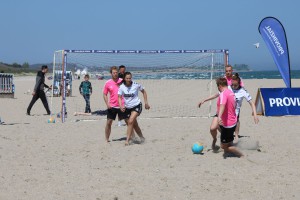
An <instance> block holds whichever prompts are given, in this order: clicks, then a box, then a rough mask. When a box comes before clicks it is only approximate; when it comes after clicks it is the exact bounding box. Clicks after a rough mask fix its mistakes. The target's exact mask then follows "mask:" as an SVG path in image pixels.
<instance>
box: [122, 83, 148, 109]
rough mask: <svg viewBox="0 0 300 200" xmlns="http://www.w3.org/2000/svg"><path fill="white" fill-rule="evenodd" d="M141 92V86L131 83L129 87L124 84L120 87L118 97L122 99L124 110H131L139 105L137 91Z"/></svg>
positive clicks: (142, 88)
mask: <svg viewBox="0 0 300 200" xmlns="http://www.w3.org/2000/svg"><path fill="white" fill-rule="evenodd" d="M142 90H144V87H143V86H142V85H140V84H138V83H137V82H134V81H132V84H131V86H129V87H127V86H126V85H124V83H123V84H122V85H120V88H119V91H118V95H122V96H123V97H124V101H125V107H126V108H133V107H135V106H137V105H139V104H140V103H141V100H140V98H139V91H142Z"/></svg>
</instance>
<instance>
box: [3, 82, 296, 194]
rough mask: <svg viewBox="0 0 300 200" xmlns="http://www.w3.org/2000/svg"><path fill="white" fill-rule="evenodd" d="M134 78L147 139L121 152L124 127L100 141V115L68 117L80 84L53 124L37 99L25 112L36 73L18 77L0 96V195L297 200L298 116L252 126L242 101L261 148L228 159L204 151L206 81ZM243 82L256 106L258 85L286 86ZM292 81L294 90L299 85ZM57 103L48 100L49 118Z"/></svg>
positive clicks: (248, 124) (78, 106)
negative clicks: (9, 93)
mask: <svg viewBox="0 0 300 200" xmlns="http://www.w3.org/2000/svg"><path fill="white" fill-rule="evenodd" d="M47 82H48V83H49V81H47ZM104 82H105V81H103V80H102V81H100V80H92V84H93V89H94V93H93V95H92V97H91V107H92V110H98V109H105V106H104V101H103V97H102V94H101V91H102V88H103V84H104ZM138 82H141V83H142V84H143V85H145V87H146V91H147V92H148V96H149V104H150V106H151V109H150V110H149V111H148V110H145V109H144V110H143V112H142V114H141V116H140V117H139V120H138V121H139V124H140V127H141V128H142V131H143V134H144V136H145V137H146V142H145V143H144V144H140V145H138V144H134V145H130V146H126V147H125V146H124V142H125V141H124V138H125V137H126V134H125V133H126V127H124V126H123V127H118V126H117V123H116V122H114V123H113V126H112V134H111V139H112V142H110V143H106V142H105V140H104V126H105V122H106V120H105V119H106V118H105V117H104V116H89V117H86V116H73V115H72V114H73V113H74V112H75V111H77V112H78V111H80V112H83V111H84V105H85V103H84V100H83V98H82V97H81V96H80V95H79V94H78V85H79V83H80V82H79V81H78V80H75V81H74V82H73V97H68V101H67V104H68V105H67V106H68V110H67V111H68V117H67V119H66V122H65V123H61V122H60V121H59V119H56V120H57V122H56V123H52V124H51V123H50V124H49V123H47V120H48V119H49V116H46V115H44V114H46V111H45V109H44V108H43V105H42V102H41V101H40V100H38V101H37V102H36V104H35V105H34V107H33V109H32V111H31V113H32V114H33V116H26V115H25V113H26V108H27V106H28V104H29V102H30V100H31V98H32V96H31V95H30V94H27V92H28V90H29V89H30V90H31V91H32V88H33V86H34V84H35V77H15V85H16V94H15V98H14V99H8V98H3V99H0V102H1V104H0V117H1V119H2V121H4V122H5V123H6V125H0V163H1V164H0V185H1V186H0V199H1V200H2V199H3V200H6V199H9V200H11V199H14V200H15V199H30V200H31V199H43V200H46V199H49V200H50V199H56V200H57V199H93V200H99V199H104V200H107V199H119V200H122V199H139V200H140V199H146V200H148V199H180V200H182V199H300V188H299V184H300V171H299V168H300V160H299V156H300V146H299V144H300V134H299V129H300V123H299V121H300V117H299V116H296V117H264V116H261V117H259V119H260V123H259V124H258V125H255V124H254V121H253V117H252V116H251V108H250V106H249V105H248V103H247V102H246V101H244V102H243V106H242V111H241V117H240V120H241V129H240V135H241V136H244V137H242V138H241V139H242V140H243V141H244V142H245V141H247V140H249V141H250V140H251V141H257V142H259V149H258V150H247V149H243V150H242V151H243V153H244V154H245V155H246V158H244V159H239V158H236V157H228V158H227V159H224V158H223V152H222V150H220V151H219V152H218V153H213V152H212V151H211V149H210V146H211V141H212V139H211V136H210V133H209V126H210V123H211V118H208V117H207V116H208V115H207V110H208V105H209V103H206V105H205V106H203V108H200V109H199V108H198V107H197V104H198V102H199V101H200V100H202V99H204V98H205V97H207V95H208V94H209V92H208V90H207V85H208V84H209V82H208V81H207V80H193V81H187V80H182V81H181V80H176V81H170V80H164V81H157V82H155V80H149V81H146V80H141V81H138ZM244 83H245V86H246V89H247V90H248V91H249V93H250V94H251V95H252V98H253V100H255V98H256V93H257V89H258V88H260V87H284V83H283V81H282V80H268V79H263V80H255V79H252V80H248V79H246V80H244ZM292 84H293V86H294V87H299V86H300V80H292ZM213 85H214V86H215V83H214V82H213ZM140 97H142V95H140ZM141 99H142V98H141ZM49 101H50V99H49ZM60 101H61V100H60V99H59V98H54V99H53V102H54V106H53V108H52V110H53V111H54V113H55V112H57V110H59V102H60ZM215 104H216V101H213V105H215ZM211 112H212V113H214V112H215V107H214V106H213V107H212V111H211ZM172 116H173V117H172ZM184 116H186V117H184ZM196 141H201V142H202V143H203V144H204V147H205V148H204V151H203V154H198V155H197V154H193V153H192V151H191V146H192V144H193V143H194V142H196Z"/></svg>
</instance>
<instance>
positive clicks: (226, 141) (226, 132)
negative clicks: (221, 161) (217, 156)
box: [213, 78, 244, 157]
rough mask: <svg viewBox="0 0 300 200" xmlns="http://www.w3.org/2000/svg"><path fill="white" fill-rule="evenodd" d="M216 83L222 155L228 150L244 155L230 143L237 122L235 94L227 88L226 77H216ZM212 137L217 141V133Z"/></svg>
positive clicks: (240, 155)
mask: <svg viewBox="0 0 300 200" xmlns="http://www.w3.org/2000/svg"><path fill="white" fill-rule="evenodd" d="M216 83H217V87H218V90H219V92H220V95H219V97H218V101H217V115H218V124H219V126H220V129H221V148H222V149H224V156H226V153H228V152H230V153H233V154H235V155H237V156H238V157H243V156H244V155H243V154H242V152H240V151H239V150H238V149H237V148H236V147H235V146H234V145H233V143H232V141H233V139H234V131H235V128H236V124H237V116H236V113H235V104H236V102H235V95H234V93H233V92H232V91H231V90H230V89H228V86H227V80H226V78H218V79H217V81H216ZM213 139H214V142H213V143H215V142H216V141H217V135H215V136H213ZM213 145H215V144H213Z"/></svg>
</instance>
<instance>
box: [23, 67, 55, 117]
mask: <svg viewBox="0 0 300 200" xmlns="http://www.w3.org/2000/svg"><path fill="white" fill-rule="evenodd" d="M47 72H48V66H47V65H43V66H42V69H41V70H40V71H38V72H37V75H36V82H35V86H34V89H33V92H32V99H31V102H30V103H29V105H28V107H27V112H26V114H27V115H30V111H31V109H32V107H33V105H34V103H35V102H36V101H37V100H38V99H39V98H41V100H42V102H43V105H44V107H45V109H46V111H47V115H50V114H51V112H50V109H49V105H48V101H47V98H46V95H45V92H44V88H49V89H52V86H50V87H49V86H48V85H46V83H45V74H46V73H47Z"/></svg>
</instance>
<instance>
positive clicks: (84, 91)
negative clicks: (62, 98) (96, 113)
mask: <svg viewBox="0 0 300 200" xmlns="http://www.w3.org/2000/svg"><path fill="white" fill-rule="evenodd" d="M89 79H90V76H89V75H88V74H86V75H85V76H84V81H82V82H81V84H80V86H79V92H80V94H81V95H82V96H83V98H84V100H85V113H91V112H92V111H91V105H90V96H91V95H92V93H93V88H92V83H91V82H90V81H89Z"/></svg>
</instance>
